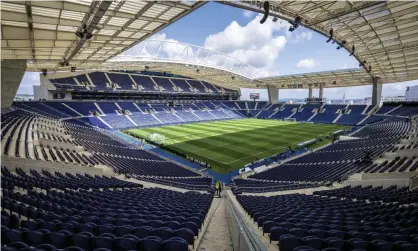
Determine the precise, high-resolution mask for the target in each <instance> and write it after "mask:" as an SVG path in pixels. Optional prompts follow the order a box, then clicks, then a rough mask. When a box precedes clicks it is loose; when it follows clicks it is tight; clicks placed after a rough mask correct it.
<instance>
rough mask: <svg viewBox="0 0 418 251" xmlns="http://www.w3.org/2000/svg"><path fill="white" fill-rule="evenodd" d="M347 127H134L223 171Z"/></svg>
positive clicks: (246, 122)
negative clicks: (162, 137) (161, 137)
mask: <svg viewBox="0 0 418 251" xmlns="http://www.w3.org/2000/svg"><path fill="white" fill-rule="evenodd" d="M346 128H347V127H345V126H341V125H325V124H310V123H295V122H285V121H279V120H261V119H237V120H225V121H214V122H207V123H194V124H182V125H174V126H164V127H153V128H145V129H131V130H128V132H129V133H130V134H131V135H135V136H136V137H138V138H145V139H147V138H148V136H149V135H150V134H151V133H158V134H161V135H164V136H165V146H166V147H168V148H171V149H172V150H174V151H176V152H181V153H183V154H186V155H188V156H191V157H194V158H196V159H199V160H202V161H205V162H207V163H210V164H211V166H212V169H213V170H214V171H216V172H219V173H225V172H228V170H229V169H232V170H234V169H237V168H242V167H244V165H245V164H247V163H250V162H252V161H255V160H258V159H262V158H265V157H268V156H272V155H275V154H277V153H280V152H284V151H286V150H288V147H289V146H292V147H293V146H295V145H296V144H298V143H301V142H303V141H306V140H309V139H313V138H316V137H318V136H321V135H322V136H325V135H329V134H330V133H332V132H335V131H337V130H340V129H346Z"/></svg>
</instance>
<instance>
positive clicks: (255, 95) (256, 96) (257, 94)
mask: <svg viewBox="0 0 418 251" xmlns="http://www.w3.org/2000/svg"><path fill="white" fill-rule="evenodd" d="M259 98H260V93H258V92H252V93H250V99H259Z"/></svg>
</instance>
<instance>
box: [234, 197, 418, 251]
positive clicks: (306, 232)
mask: <svg viewBox="0 0 418 251" xmlns="http://www.w3.org/2000/svg"><path fill="white" fill-rule="evenodd" d="M332 191H333V190H330V191H329V192H332ZM237 199H238V201H239V202H240V203H241V205H242V207H243V208H244V210H245V211H246V212H247V213H248V214H249V216H250V217H251V218H252V219H253V220H254V222H255V223H257V225H258V227H259V228H261V229H262V232H263V234H265V233H267V234H268V235H269V239H270V242H272V241H279V242H278V248H279V250H280V251H293V250H347V251H351V250H376V251H377V250H382V251H383V250H399V251H403V250H405V251H412V250H417V248H418V229H417V228H416V226H417V223H418V222H417V218H418V207H417V205H414V204H411V205H407V207H405V206H403V205H402V206H400V205H398V204H381V202H370V203H368V202H366V201H363V200H358V201H353V200H350V199H347V200H341V199H339V198H329V197H319V196H312V195H304V194H288V195H279V196H271V197H264V196H244V195H237Z"/></svg>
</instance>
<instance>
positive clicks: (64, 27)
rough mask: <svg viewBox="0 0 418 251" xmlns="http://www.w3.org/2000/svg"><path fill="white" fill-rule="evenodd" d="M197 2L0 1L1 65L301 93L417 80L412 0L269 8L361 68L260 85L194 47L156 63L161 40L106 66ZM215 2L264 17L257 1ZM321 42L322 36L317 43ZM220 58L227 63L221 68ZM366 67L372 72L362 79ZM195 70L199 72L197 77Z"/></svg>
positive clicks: (417, 25)
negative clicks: (140, 73)
mask: <svg viewBox="0 0 418 251" xmlns="http://www.w3.org/2000/svg"><path fill="white" fill-rule="evenodd" d="M221 2H222V1H221ZM204 3H205V2H199V1H139V0H125V1H124V0H119V1H89V0H66V1H2V2H1V19H2V20H1V39H2V40H1V42H2V51H1V52H2V59H28V60H29V61H28V68H27V70H29V71H40V70H42V69H48V70H49V71H69V70H70V68H71V66H76V67H77V69H79V70H87V71H91V70H100V69H105V70H111V69H112V68H113V69H114V70H117V69H121V70H143V69H144V67H145V66H148V67H150V70H155V71H157V70H160V71H167V72H170V73H173V74H179V75H185V76H190V77H194V78H198V79H201V80H206V81H209V82H213V83H217V84H220V85H222V86H224V87H228V88H238V87H256V86H257V85H258V86H265V85H275V86H277V87H279V88H307V87H309V86H310V85H311V86H312V85H315V84H319V83H322V84H323V86H325V87H340V86H357V85H367V84H371V83H372V77H378V78H379V81H380V82H381V83H393V82H402V81H407V80H414V79H418V2H417V1H386V2H383V1H303V0H301V1H288V0H282V1H270V7H271V8H270V16H274V17H279V18H281V19H284V20H288V21H294V20H295V18H296V17H297V16H299V17H300V18H301V23H300V24H301V25H303V26H306V27H307V28H309V29H312V30H314V31H316V32H319V33H321V34H324V35H325V36H328V35H329V30H330V29H331V28H332V29H333V30H334V36H333V38H334V40H335V41H336V44H332V43H329V44H328V46H335V47H337V44H339V45H341V46H342V47H343V48H345V49H346V50H348V51H350V52H351V50H352V49H351V48H352V46H353V45H354V46H355V51H354V55H353V56H354V57H355V58H356V59H357V60H358V61H359V62H363V61H366V63H365V64H364V66H363V68H364V69H363V68H361V69H348V70H340V71H331V72H317V73H307V74H297V75H292V76H278V77H267V78H262V77H260V75H259V73H258V72H257V70H256V69H255V70H254V69H253V67H251V66H249V65H247V64H245V63H243V62H240V61H238V60H236V59H233V58H231V57H229V56H225V55H222V54H221V53H218V52H213V53H214V54H215V55H217V56H219V58H220V59H221V61H216V62H217V63H216V64H214V63H212V62H210V61H208V60H206V61H204V60H202V58H203V57H199V55H204V54H202V53H208V55H212V54H209V50H206V49H205V48H200V47H197V46H192V45H184V44H182V45H177V44H176V46H177V47H179V48H180V50H179V51H184V49H183V48H188V49H187V50H186V51H188V50H190V51H192V52H193V53H194V54H193V53H192V54H187V55H196V60H194V61H193V60H191V61H190V60H189V58H187V60H185V59H184V58H183V59H182V58H180V60H179V58H163V57H161V56H159V52H160V51H161V50H162V49H160V48H163V49H164V48H166V47H164V46H166V45H173V43H169V42H163V41H160V42H159V43H160V44H161V46H159V47H155V46H154V47H155V48H157V49H158V50H157V52H156V53H155V54H154V55H152V56H153V57H151V58H149V59H148V61H147V60H144V59H145V57H143V58H142V59H141V60H137V59H135V58H131V60H119V61H110V60H109V59H111V58H113V57H115V56H116V55H121V56H120V57H119V58H120V59H121V58H123V57H125V59H126V55H127V54H126V53H124V54H120V53H122V52H125V51H126V50H127V49H129V48H131V47H132V46H134V45H136V44H138V43H139V42H141V41H144V40H145V39H146V38H149V37H150V36H151V35H152V34H155V33H157V32H158V31H160V30H161V29H163V28H164V27H166V26H167V25H169V24H171V23H172V22H174V21H176V20H178V19H179V18H181V17H183V16H185V15H187V14H188V13H190V12H192V11H193V10H195V9H196V8H199V7H200V6H202V5H203V4H204ZM222 3H224V4H227V5H232V6H235V7H238V8H242V9H248V10H252V11H256V12H260V13H263V12H264V10H263V8H262V5H263V1H223V2H222ZM83 24H84V25H83ZM260 25H262V24H260ZM83 27H84V28H85V30H86V31H88V32H90V31H91V34H92V37H91V38H90V39H86V37H83V38H79V37H77V36H76V34H75V33H76V31H80V30H83ZM294 32H295V33H297V32H298V30H296V31H294ZM326 40H327V39H326V38H325V37H324V43H325V41H326ZM343 42H344V43H343ZM148 47H149V45H148ZM182 53H183V52H182ZM210 53H212V52H210ZM180 54H181V53H180ZM181 55H184V53H183V54H181ZM148 57H149V55H148ZM209 58H210V57H209ZM222 58H227V60H224V61H222ZM212 61H213V60H212ZM66 62H69V65H68V66H65V63H66ZM213 62H214V61H213ZM225 62H226V63H225ZM231 62H232V63H231ZM63 63H64V66H62V64H63ZM231 65H232V66H231ZM369 66H371V71H370V73H367V72H366V70H367V69H368V68H369ZM197 68H199V69H200V72H197V71H196V69H197ZM247 69H248V70H251V71H247ZM249 72H251V74H249ZM295 86H296V87H295Z"/></svg>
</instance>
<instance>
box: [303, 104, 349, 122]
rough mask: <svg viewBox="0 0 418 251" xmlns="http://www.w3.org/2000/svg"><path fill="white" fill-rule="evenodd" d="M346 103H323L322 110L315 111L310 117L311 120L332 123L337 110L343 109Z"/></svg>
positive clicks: (336, 115)
mask: <svg viewBox="0 0 418 251" xmlns="http://www.w3.org/2000/svg"><path fill="white" fill-rule="evenodd" d="M346 106H347V105H325V106H323V107H322V109H321V110H322V111H321V112H319V113H317V114H316V115H315V116H314V117H313V118H312V119H311V121H312V122H318V123H326V124H329V123H332V122H333V121H334V120H335V119H336V118H337V117H338V115H339V113H337V112H338V111H339V110H342V109H345V108H346Z"/></svg>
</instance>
